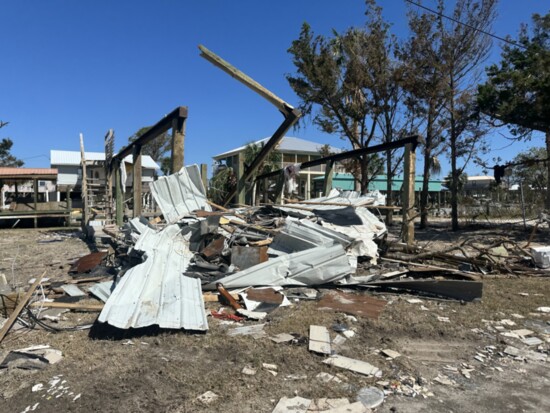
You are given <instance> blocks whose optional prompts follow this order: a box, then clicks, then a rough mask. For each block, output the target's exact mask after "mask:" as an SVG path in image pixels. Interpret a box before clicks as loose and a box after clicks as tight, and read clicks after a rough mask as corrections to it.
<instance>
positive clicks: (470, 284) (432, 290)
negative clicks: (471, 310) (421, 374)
mask: <svg viewBox="0 0 550 413" xmlns="http://www.w3.org/2000/svg"><path fill="white" fill-rule="evenodd" d="M365 287H377V288H384V289H399V290H406V291H415V292H420V293H426V294H431V295H436V296H439V297H447V298H454V299H455V300H463V301H473V300H475V299H479V298H481V296H482V294H483V283H482V282H480V281H463V280H430V279H428V280H390V281H378V282H369V283H367V284H365Z"/></svg>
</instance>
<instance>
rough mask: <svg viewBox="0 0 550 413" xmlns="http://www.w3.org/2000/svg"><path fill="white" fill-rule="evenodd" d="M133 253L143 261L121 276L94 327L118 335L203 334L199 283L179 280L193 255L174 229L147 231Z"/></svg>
mask: <svg viewBox="0 0 550 413" xmlns="http://www.w3.org/2000/svg"><path fill="white" fill-rule="evenodd" d="M135 249H138V250H141V251H144V257H145V261H144V262H143V263H141V264H139V265H137V266H135V267H133V268H131V269H130V270H129V271H128V272H126V274H125V275H124V277H123V278H122V279H121V280H120V282H119V283H118V285H117V286H116V288H115V289H114V291H113V292H112V294H111V296H110V297H109V299H108V300H107V302H106V303H105V307H104V308H103V310H102V311H101V314H100V315H99V321H100V322H106V323H109V324H111V325H113V326H115V327H118V328H124V329H126V328H139V327H147V326H151V325H158V326H159V327H161V328H175V329H180V328H184V329H187V330H207V329H208V322H207V321H206V313H205V309H204V301H203V298H202V290H201V282H200V280H199V279H193V278H189V277H185V276H184V275H183V272H184V271H185V270H186V269H187V266H188V265H189V262H190V259H191V257H192V255H193V254H192V253H191V251H189V246H188V243H187V242H186V241H185V239H184V238H183V236H182V235H181V229H180V228H179V226H178V225H176V224H175V225H169V226H167V227H166V228H164V229H163V230H162V231H160V232H155V231H153V230H152V229H150V228H147V229H146V230H145V232H144V233H143V234H142V235H141V237H140V238H139V240H138V242H137V243H136V246H135Z"/></svg>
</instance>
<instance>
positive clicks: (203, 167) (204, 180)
mask: <svg viewBox="0 0 550 413" xmlns="http://www.w3.org/2000/svg"><path fill="white" fill-rule="evenodd" d="M201 180H202V184H203V185H204V190H205V191H206V192H207V193H208V165H206V164H205V163H201Z"/></svg>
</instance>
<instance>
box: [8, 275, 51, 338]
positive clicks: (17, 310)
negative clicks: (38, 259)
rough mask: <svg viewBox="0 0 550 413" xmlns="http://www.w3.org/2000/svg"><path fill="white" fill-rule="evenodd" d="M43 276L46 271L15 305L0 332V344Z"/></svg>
mask: <svg viewBox="0 0 550 413" xmlns="http://www.w3.org/2000/svg"><path fill="white" fill-rule="evenodd" d="M45 275H46V271H44V272H43V273H42V275H41V276H39V277H37V278H36V280H35V281H34V283H33V284H32V285H31V287H30V288H29V290H28V291H27V292H26V293H25V295H24V296H23V298H22V299H21V301H19V304H17V307H15V310H14V311H13V313H11V316H10V318H8V321H6V324H4V327H2V329H1V330H0V343H1V342H2V340H3V339H4V337H5V336H6V334H8V331H9V330H10V328H11V326H12V325H13V323H15V320H17V317H19V314H20V313H21V311H22V310H23V308H25V305H26V304H27V301H29V299H30V298H31V296H32V295H33V293H34V291H35V290H36V288H37V287H38V285H40V281H42V278H44V276H45Z"/></svg>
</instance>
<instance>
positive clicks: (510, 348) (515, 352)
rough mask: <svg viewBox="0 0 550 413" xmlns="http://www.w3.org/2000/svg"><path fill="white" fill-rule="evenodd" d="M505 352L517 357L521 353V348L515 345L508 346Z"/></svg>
mask: <svg viewBox="0 0 550 413" xmlns="http://www.w3.org/2000/svg"><path fill="white" fill-rule="evenodd" d="M504 354H507V355H509V356H512V357H517V356H518V355H519V349H518V348H516V347H513V346H508V347H506V348H505V349H504Z"/></svg>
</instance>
